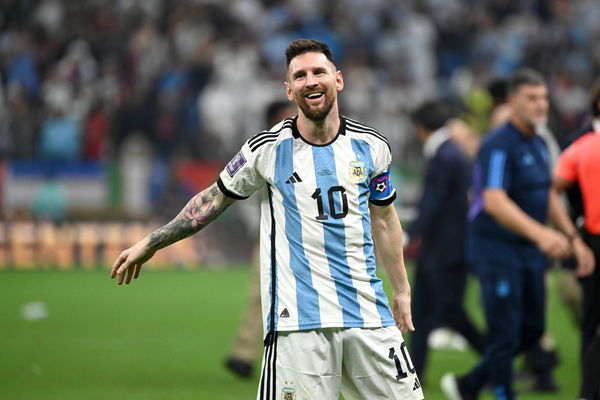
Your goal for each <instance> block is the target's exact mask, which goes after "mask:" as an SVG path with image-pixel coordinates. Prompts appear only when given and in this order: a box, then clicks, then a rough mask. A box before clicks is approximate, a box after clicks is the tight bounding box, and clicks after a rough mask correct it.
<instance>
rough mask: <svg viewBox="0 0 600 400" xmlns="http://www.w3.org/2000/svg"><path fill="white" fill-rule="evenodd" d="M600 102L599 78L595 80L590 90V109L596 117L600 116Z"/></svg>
mask: <svg viewBox="0 0 600 400" xmlns="http://www.w3.org/2000/svg"><path fill="white" fill-rule="evenodd" d="M599 102H600V78H598V79H596V80H595V81H594V84H593V85H592V89H591V90H590V111H591V113H592V115H593V116H594V117H595V118H597V117H600V107H598V103H599Z"/></svg>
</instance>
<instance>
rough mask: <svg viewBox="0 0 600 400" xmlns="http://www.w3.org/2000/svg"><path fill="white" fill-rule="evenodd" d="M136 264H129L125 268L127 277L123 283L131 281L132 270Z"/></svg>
mask: <svg viewBox="0 0 600 400" xmlns="http://www.w3.org/2000/svg"><path fill="white" fill-rule="evenodd" d="M135 268H136V265H131V266H130V267H129V268H127V278H126V279H125V283H126V284H128V285H129V283H131V278H133V272H134V271H135Z"/></svg>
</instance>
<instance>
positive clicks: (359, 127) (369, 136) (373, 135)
mask: <svg viewBox="0 0 600 400" xmlns="http://www.w3.org/2000/svg"><path fill="white" fill-rule="evenodd" d="M342 121H343V123H344V125H345V130H346V134H347V135H348V136H350V137H353V138H357V139H362V140H364V141H366V142H369V143H370V144H372V145H376V146H385V147H387V149H388V151H390V152H391V147H390V142H389V141H388V140H387V138H386V137H385V136H383V135H382V134H381V133H379V132H378V131H377V130H376V129H375V128H373V127H370V126H368V125H365V124H363V123H361V122H358V121H356V120H354V119H351V118H348V117H342Z"/></svg>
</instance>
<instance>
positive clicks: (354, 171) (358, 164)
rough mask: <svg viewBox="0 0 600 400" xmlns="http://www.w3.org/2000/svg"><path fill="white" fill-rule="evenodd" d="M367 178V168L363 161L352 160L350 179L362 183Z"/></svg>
mask: <svg viewBox="0 0 600 400" xmlns="http://www.w3.org/2000/svg"><path fill="white" fill-rule="evenodd" d="M366 179H367V168H366V167H365V163H364V162H362V161H352V162H350V180H351V181H352V183H361V182H364V181H365V180H366Z"/></svg>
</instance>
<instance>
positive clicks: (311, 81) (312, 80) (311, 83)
mask: <svg viewBox="0 0 600 400" xmlns="http://www.w3.org/2000/svg"><path fill="white" fill-rule="evenodd" d="M317 85H318V82H317V79H316V77H315V75H314V74H312V73H308V74H307V75H306V87H307V88H314V87H316V86H317Z"/></svg>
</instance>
